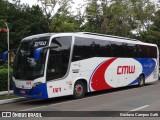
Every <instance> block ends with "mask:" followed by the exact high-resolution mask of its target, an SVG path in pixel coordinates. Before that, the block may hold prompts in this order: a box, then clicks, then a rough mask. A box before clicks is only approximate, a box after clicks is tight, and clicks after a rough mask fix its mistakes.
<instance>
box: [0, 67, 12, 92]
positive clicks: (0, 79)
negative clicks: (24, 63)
mask: <svg viewBox="0 0 160 120" xmlns="http://www.w3.org/2000/svg"><path fill="white" fill-rule="evenodd" d="M12 72H13V70H12V68H10V80H11V76H12ZM0 83H1V84H0V91H5V90H7V88H8V69H7V65H3V66H0Z"/></svg>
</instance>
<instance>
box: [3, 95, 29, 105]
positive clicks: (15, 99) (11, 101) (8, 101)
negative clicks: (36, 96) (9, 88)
mask: <svg viewBox="0 0 160 120" xmlns="http://www.w3.org/2000/svg"><path fill="white" fill-rule="evenodd" d="M24 100H28V99H27V98H24V97H19V98H12V99H4V100H0V105H1V104H6V103H13V102H19V101H24Z"/></svg>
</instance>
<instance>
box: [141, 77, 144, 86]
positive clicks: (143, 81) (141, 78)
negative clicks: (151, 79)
mask: <svg viewBox="0 0 160 120" xmlns="http://www.w3.org/2000/svg"><path fill="white" fill-rule="evenodd" d="M143 82H144V81H143V78H142V77H140V85H143Z"/></svg>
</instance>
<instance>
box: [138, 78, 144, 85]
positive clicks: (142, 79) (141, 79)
mask: <svg viewBox="0 0 160 120" xmlns="http://www.w3.org/2000/svg"><path fill="white" fill-rule="evenodd" d="M144 85H145V78H144V75H140V76H139V81H138V86H139V87H142V86H144Z"/></svg>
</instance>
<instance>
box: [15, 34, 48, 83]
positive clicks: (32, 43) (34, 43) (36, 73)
mask: <svg viewBox="0 0 160 120" xmlns="http://www.w3.org/2000/svg"><path fill="white" fill-rule="evenodd" d="M49 38H50V37H40V38H35V39H31V40H24V41H22V42H21V45H20V47H19V48H18V51H17V54H16V58H15V62H14V69H13V76H14V78H15V79H20V80H34V79H36V78H38V77H42V76H43V75H44V67H45V60H46V53H47V49H45V50H43V51H42V53H41V58H40V60H38V61H35V60H34V58H33V57H34V51H35V49H36V48H39V47H44V46H47V45H48V43H49Z"/></svg>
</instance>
